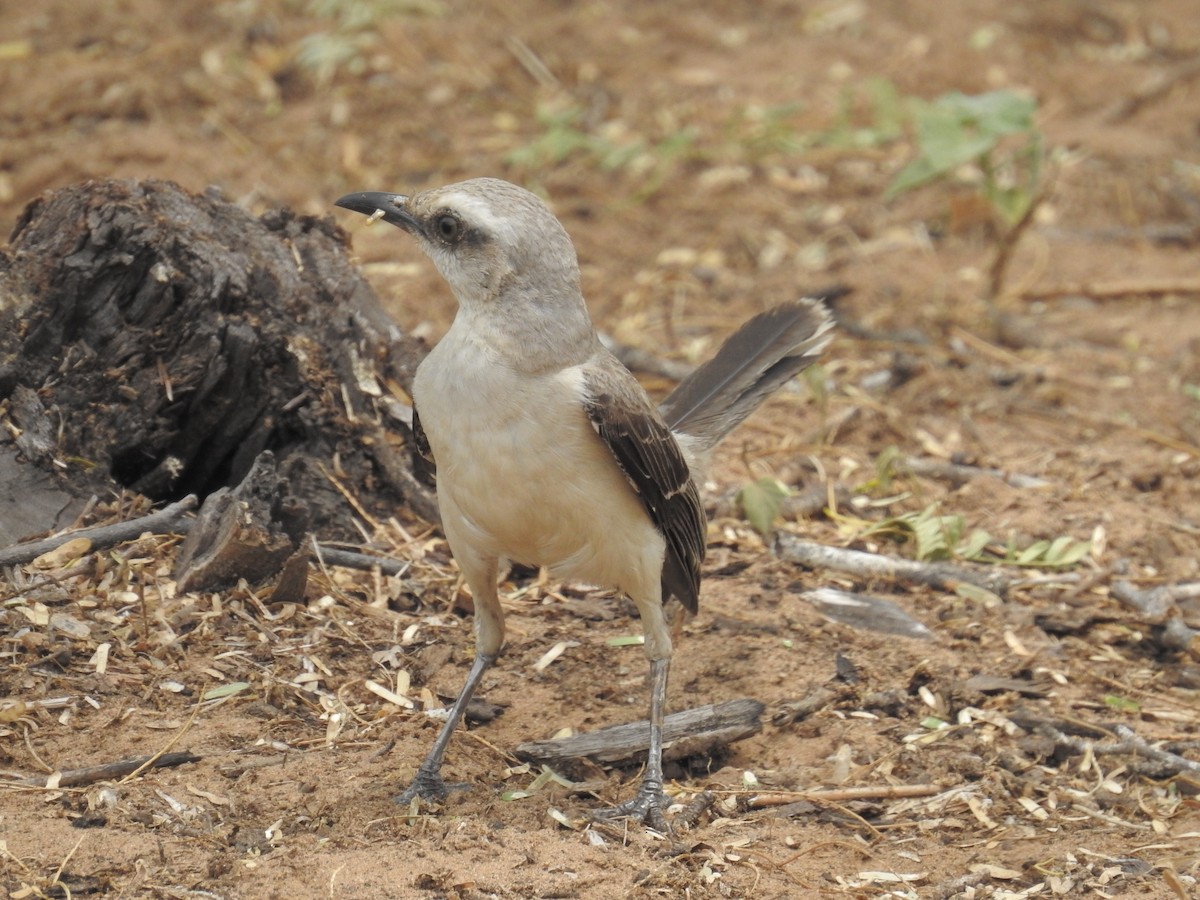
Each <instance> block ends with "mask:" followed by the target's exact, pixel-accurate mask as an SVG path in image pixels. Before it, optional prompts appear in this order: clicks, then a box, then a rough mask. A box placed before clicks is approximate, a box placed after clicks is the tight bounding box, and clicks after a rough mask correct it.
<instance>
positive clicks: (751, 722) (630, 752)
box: [514, 699, 765, 765]
mask: <svg viewBox="0 0 1200 900" xmlns="http://www.w3.org/2000/svg"><path fill="white" fill-rule="evenodd" d="M764 708H765V707H764V706H763V705H762V704H761V703H759V702H758V701H757V700H748V699H747V700H730V701H728V702H726V703H718V704H709V705H707V706H698V707H696V708H695V709H688V710H684V711H683V712H677V713H671V715H669V716H667V717H666V719H665V720H664V721H663V759H684V758H686V757H688V756H697V755H700V754H705V753H708V754H711V753H713V752H714V751H715V750H717V749H719V748H720V747H724V746H726V745H728V744H731V743H733V742H734V741H740V740H742V739H744V738H748V737H750V736H752V735H755V734H758V732H760V731H762V713H763V709H764ZM649 743H650V723H649V722H646V721H641V722H633V723H631V724H629V725H614V726H613V727H611V728H601V729H600V730H599V731H592V732H588V733H586V734H575V735H571V736H570V737H565V738H558V739H556V740H549V741H530V742H529V743H525V744H520V745H518V746H517V748H516V749H515V751H514V753H515V754H516V755H517V756H518V757H520V758H521V759H534V760H538V761H539V762H545V763H554V762H560V761H562V760H569V759H581V758H585V757H586V758H587V759H591V760H594V761H596V762H602V763H608V764H610V765H621V764H624V763H629V762H633V761H635V760H636V759H637V758H638V756H639V755H640V754H643V753H645V752H646V748H647V747H648V746H649Z"/></svg>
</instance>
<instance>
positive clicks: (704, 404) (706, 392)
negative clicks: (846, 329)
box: [660, 298, 833, 450]
mask: <svg viewBox="0 0 1200 900" xmlns="http://www.w3.org/2000/svg"><path fill="white" fill-rule="evenodd" d="M832 327H833V320H832V318H831V317H830V315H829V310H828V309H827V308H826V306H825V304H824V303H823V302H822V301H820V300H813V299H809V298H804V299H801V300H793V301H790V302H787V303H782V304H780V305H779V306H777V307H775V308H774V309H770V310H768V311H767V312H764V313H761V314H759V315H757V316H755V317H754V318H753V319H751V320H750V321H748V322H746V324H744V325H743V326H742V327H741V328H739V329H738V330H737V331H736V332H735V333H734V334H733V336H732V337H730V338H729V340H727V341H726V342H725V343H724V344H723V345H722V346H721V349H720V350H718V351H717V355H716V356H714V357H713V358H712V359H711V360H709V361H708V362H706V363H705V364H704V365H702V366H700V368H698V369H696V371H695V372H693V373H692V374H691V375H689V376H688V377H687V378H685V379H684V380H683V381H681V382H680V383H679V386H678V387H676V388H675V390H674V391H672V392H671V395H670V396H669V397H667V399H666V400H664V401H663V403H662V406H661V407H660V411H661V412H662V415H663V418H664V419H665V420H666V423H667V425H668V426H669V427H670V428H671V430H672V431H674V432H676V433H679V434H685V435H689V436H691V437H693V438H694V439H696V441H697V443H698V444H699V446H700V448H702V449H706V450H707V449H711V448H712V447H715V446H716V445H717V443H719V442H720V440H721V439H722V438H723V437H725V435H727V434H728V433H729V432H730V431H732V430H733V429H734V428H735V427H737V426H738V425H739V424H740V423H741V422H742V421H743V420H744V419H745V418H746V417H747V416H749V415H750V413H752V412H754V410H755V409H757V408H758V406H759V405H760V404H761V403H762V402H763V401H764V400H765V399H766V398H767V397H768V396H769V395H770V394H772V393H773V392H774V391H776V390H778V389H779V388H780V387H782V386H783V385H784V384H785V383H786V382H787V381H788V380H790V379H791V378H792V377H793V376H794V375H796V374H798V373H799V372H801V371H803V370H804V369H806V368H808V367H809V366H810V365H812V364H813V363H814V362H816V360H817V357H818V356H819V355H820V353H821V351H822V350H824V349H825V345H826V344H828V343H829V340H830V338H831V337H832V335H831V334H830V329H832Z"/></svg>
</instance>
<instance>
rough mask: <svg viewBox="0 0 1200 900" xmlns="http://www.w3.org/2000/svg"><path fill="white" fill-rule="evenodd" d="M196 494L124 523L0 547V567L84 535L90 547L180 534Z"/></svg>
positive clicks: (186, 526) (187, 525)
mask: <svg viewBox="0 0 1200 900" xmlns="http://www.w3.org/2000/svg"><path fill="white" fill-rule="evenodd" d="M197 502H198V501H197V500H196V495H195V494H188V495H187V496H186V497H184V498H183V499H182V500H180V501H179V502H178V503H172V504H170V505H169V506H164V507H163V508H162V509H160V510H159V511H158V512H153V513H150V515H148V516H141V517H139V518H137V519H130V520H128V521H126V522H115V523H113V524H111V525H96V526H93V527H91V528H81V529H79V530H78V531H68V532H64V533H63V534H56V535H55V536H54V537H49V538H46V539H45V540H41V541H33V542H31V543H27V544H13V545H12V546H11V547H5V548H4V549H2V550H0V566H18V565H22V564H24V563H27V562H32V561H33V560H35V559H37V558H38V557H39V556H41V555H42V554H43V553H49V552H50V551H51V550H57V549H58V548H59V547H61V546H62V545H63V544H65V543H67V542H68V541H74V540H77V539H79V538H86V539H87V540H89V541H91V542H92V548H93V549H96V550H98V549H101V548H103V547H112V546H113V545H115V544H121V543H124V542H125V541H132V540H133V539H134V538H137V537H140V536H141V535H143V534H145V533H146V532H150V533H151V534H167V533H170V534H176V533H177V534H183V533H185V532H187V531H188V529H189V528H191V520H190V519H188V518H186V516H187V514H188V513H190V512H191V511H192V510H193V509H195V508H196V505H197Z"/></svg>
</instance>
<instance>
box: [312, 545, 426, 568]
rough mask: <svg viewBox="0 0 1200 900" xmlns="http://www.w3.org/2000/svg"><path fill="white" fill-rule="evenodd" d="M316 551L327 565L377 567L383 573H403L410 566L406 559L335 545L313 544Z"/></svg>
mask: <svg viewBox="0 0 1200 900" xmlns="http://www.w3.org/2000/svg"><path fill="white" fill-rule="evenodd" d="M315 546H316V548H317V553H318V555H319V556H320V558H321V559H322V561H324V563H325V564H326V565H329V566H342V567H343V568H346V569H363V570H366V571H368V572H369V571H370V570H371V569H379V571H380V572H382V573H383V574H384V575H403V574H404V573H405V572H407V571H408V569H409V568H410V567H411V566H412V562H410V561H409V560H407V559H392V558H390V557H387V556H372V555H370V554H369V553H357V552H355V551H353V550H342V549H339V548H337V547H327V546H325V545H324V544H315Z"/></svg>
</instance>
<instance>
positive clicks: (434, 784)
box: [396, 490, 504, 803]
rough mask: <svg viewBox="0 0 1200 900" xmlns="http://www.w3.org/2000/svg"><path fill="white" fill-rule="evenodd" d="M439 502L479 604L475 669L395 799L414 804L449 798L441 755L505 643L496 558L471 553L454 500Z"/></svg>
mask: <svg viewBox="0 0 1200 900" xmlns="http://www.w3.org/2000/svg"><path fill="white" fill-rule="evenodd" d="M438 505H439V506H440V508H441V512H442V527H443V528H444V529H445V532H446V539H447V540H448V541H449V542H450V550H451V551H452V552H453V553H454V558H455V560H457V562H458V567H459V569H461V570H462V573H463V575H464V576H465V577H466V579H467V584H469V585H470V586H471V596H472V599H473V600H474V603H475V662H474V663H472V665H471V671H470V672H468V673H467V683H466V684H464V685H463V689H462V691H461V692H460V693H459V695H458V699H457V700H455V701H454V705H453V706H451V707H450V712H449V713H448V714H447V716H446V723H445V724H444V725H443V726H442V730H441V732H439V733H438V736H437V740H435V741H434V742H433V746H432V747H430V748H429V753H428V754H427V755H426V757H425V759H424V760H422V762H421V765H420V767H419V768H418V769H417V775H416V777H415V778H414V779H413V783H412V784H411V785H409V786H408V788H407V790H405V791H404V792H403V793H402V794H400V795H399V796H398V797H396V802H397V803H411V802H412V800H413V798H415V797H420V798H421V799H422V800H445V799H446V795H447V794H448V793H449V790H450V787H451V786H449V785H447V784H446V782H445V781H443V780H442V776H441V768H442V757H444V756H445V755H446V748H447V747H448V746H450V738H451V736H452V735H453V734H454V729H455V728H456V727H457V726H458V723H459V722H460V721H461V720H462V717H463V715H464V714H465V713H466V711H467V704H468V703H470V702H471V697H472V696H473V695H474V694H475V689H476V688H478V687H479V682H480V681H482V680H483V673H484V672H486V671H487V669H488V666H490V665H491V664H492V663H493V662H495V661H496V657H497V656H499V655H500V648H501V646H503V644H504V611H503V610H502V609H501V608H500V596H499V594H497V593H496V568H497V560H496V559H494V558H492V557H485V556H480V555H479V554H477V553H475V552H473V551H472V549H471V545H470V544H469V543H468V542H466V541H464V540H462V537H461V534H460V532H459V523H460V522H461V521H462V519H463V515H462V513H461V512H460V511H459V508H458V506H457V505H456V504H455V503H454V501H453V499H452V498H450V497H446V496H445V495H443V493H442V492H441V491H440V490H439V491H438ZM461 786H462V787H466V786H467V785H461ZM455 787H458V785H455Z"/></svg>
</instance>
